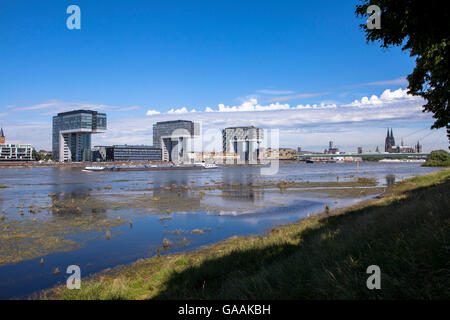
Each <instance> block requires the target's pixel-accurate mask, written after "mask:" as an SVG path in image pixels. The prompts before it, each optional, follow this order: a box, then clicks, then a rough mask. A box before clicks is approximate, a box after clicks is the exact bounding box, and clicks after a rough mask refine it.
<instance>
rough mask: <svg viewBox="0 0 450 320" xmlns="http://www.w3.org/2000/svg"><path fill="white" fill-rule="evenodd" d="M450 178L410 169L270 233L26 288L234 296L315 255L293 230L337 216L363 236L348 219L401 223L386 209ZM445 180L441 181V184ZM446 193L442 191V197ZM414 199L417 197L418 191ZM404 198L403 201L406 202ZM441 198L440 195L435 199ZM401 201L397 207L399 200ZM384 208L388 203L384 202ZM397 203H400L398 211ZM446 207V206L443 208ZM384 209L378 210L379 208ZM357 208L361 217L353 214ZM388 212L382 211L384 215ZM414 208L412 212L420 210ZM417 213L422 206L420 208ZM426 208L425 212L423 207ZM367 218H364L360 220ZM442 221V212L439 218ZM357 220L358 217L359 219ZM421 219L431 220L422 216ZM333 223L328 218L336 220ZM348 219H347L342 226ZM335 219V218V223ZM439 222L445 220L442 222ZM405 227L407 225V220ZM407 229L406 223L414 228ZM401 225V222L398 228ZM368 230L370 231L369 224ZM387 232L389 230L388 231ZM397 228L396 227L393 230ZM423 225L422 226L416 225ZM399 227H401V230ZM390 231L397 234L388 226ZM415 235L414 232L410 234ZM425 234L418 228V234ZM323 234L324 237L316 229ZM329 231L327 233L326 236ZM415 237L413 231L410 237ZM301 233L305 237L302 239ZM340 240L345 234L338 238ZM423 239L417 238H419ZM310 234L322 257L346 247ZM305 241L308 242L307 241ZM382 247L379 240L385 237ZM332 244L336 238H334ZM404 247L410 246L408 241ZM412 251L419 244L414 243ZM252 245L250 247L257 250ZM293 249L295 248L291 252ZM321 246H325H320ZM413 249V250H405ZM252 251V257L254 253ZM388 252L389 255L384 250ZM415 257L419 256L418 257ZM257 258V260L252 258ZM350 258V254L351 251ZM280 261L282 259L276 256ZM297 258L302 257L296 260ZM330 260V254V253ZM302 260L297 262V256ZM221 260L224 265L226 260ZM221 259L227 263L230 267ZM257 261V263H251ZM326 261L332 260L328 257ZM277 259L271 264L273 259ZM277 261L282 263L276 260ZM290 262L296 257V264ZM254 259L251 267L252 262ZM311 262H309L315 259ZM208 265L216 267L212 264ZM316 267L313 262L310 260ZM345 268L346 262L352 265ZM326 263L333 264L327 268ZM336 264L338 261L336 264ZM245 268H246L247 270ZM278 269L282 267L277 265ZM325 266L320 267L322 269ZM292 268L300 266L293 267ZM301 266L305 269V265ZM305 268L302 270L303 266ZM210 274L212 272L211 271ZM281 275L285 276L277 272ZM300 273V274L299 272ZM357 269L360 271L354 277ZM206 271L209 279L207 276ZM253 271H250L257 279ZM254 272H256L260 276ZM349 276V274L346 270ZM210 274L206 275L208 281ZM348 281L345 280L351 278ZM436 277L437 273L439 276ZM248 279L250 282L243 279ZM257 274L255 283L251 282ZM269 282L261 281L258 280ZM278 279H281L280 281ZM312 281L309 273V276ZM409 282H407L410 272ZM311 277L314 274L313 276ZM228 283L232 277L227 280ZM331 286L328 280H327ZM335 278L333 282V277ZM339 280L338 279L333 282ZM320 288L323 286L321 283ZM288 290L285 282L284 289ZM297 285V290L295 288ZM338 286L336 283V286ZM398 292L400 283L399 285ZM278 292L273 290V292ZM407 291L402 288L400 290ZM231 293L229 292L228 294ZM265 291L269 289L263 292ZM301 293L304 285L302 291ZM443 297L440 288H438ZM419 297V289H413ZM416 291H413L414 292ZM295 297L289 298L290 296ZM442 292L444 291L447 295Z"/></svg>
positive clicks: (109, 294) (66, 294)
mask: <svg viewBox="0 0 450 320" xmlns="http://www.w3.org/2000/svg"><path fill="white" fill-rule="evenodd" d="M449 184H450V170H448V169H446V170H442V171H438V172H434V173H431V174H425V175H421V176H416V177H413V178H410V179H407V180H405V181H402V182H400V183H398V184H396V185H395V186H394V187H393V189H391V190H389V191H387V192H386V193H385V194H384V195H383V197H382V198H381V199H370V200H365V201H361V202H359V203H358V204H356V205H353V206H350V207H346V208H342V209H337V210H334V211H326V212H323V213H321V214H317V215H313V216H310V217H307V218H304V219H301V220H300V221H297V222H294V223H289V224H285V225H282V226H279V227H275V228H272V229H271V230H270V231H269V233H268V235H264V236H261V235H259V236H247V237H245V236H244V237H242V236H241V237H232V238H230V239H227V240H224V241H221V242H218V243H215V244H212V245H210V246H206V247H201V248H199V249H196V250H193V251H184V252H180V253H175V254H168V255H163V256H156V257H152V258H147V259H142V260H138V261H136V262H134V263H131V264H128V265H123V266H117V267H115V268H113V269H107V270H103V271H101V272H99V273H97V274H94V275H92V276H91V277H89V278H87V279H83V287H82V289H81V290H80V291H77V290H75V291H69V290H66V289H65V288H64V287H61V286H60V287H55V288H51V289H46V290H43V291H41V292H39V293H37V294H34V295H32V298H35V299H115V298H119V299H150V298H156V299H190V298H197V299H222V298H232V297H234V298H236V297H237V296H236V295H234V293H233V292H235V291H236V292H235V293H236V294H237V293H238V292H240V294H243V292H242V290H244V291H245V290H247V287H246V286H249V285H252V286H253V285H255V286H259V285H258V283H263V280H264V279H265V278H266V277H268V276H270V274H266V273H265V272H263V271H264V270H265V269H273V268H275V269H274V272H275V273H277V272H278V273H279V272H281V271H280V270H279V268H281V267H283V268H292V266H291V263H288V264H286V263H284V261H285V260H287V261H289V260H290V259H293V258H292V255H293V254H294V255H295V254H297V255H301V256H303V259H305V258H306V257H308V259H311V260H314V259H315V257H313V256H311V255H308V247H305V248H303V247H302V245H301V241H300V243H299V242H298V241H299V239H298V236H295V237H293V236H294V235H297V234H298V235H299V236H300V238H302V237H305V239H306V240H308V239H309V238H308V235H309V234H314V233H316V232H317V230H318V229H321V228H323V226H324V225H329V224H330V221H333V220H336V221H341V222H340V223H341V224H342V226H341V227H342V228H349V233H350V234H351V235H353V236H354V237H363V238H364V234H359V233H358V232H359V230H360V229H361V228H362V229H365V228H367V226H366V225H362V226H361V225H359V224H358V228H354V227H355V225H352V223H355V222H354V221H353V222H352V220H358V221H359V220H362V221H365V223H366V224H367V222H370V223H373V222H374V217H371V214H370V212H372V215H374V216H377V215H382V216H384V217H385V219H394V222H395V223H400V222H399V221H396V220H395V218H393V217H392V214H391V213H392V211H396V212H397V213H398V215H402V216H405V215H406V214H407V213H405V211H408V210H406V209H407V208H409V209H410V210H419V211H420V210H421V209H423V208H418V207H417V204H416V203H413V202H414V201H415V200H416V198H417V196H416V195H415V196H413V197H412V195H413V194H414V193H417V194H418V195H419V196H420V195H421V194H422V193H424V194H426V195H428V193H429V196H430V197H431V196H433V195H434V194H437V196H439V197H442V195H444V200H445V201H448V199H447V198H448V191H447V190H448V185H449ZM446 187H447V188H446ZM432 189H436V190H439V193H436V192H432V193H431V192H430V191H433V190H432ZM446 192H447V197H446ZM419 198H420V197H419ZM405 199H408V200H409V202H411V203H409V202H405V201H406V200H405ZM428 202H429V204H427V206H432V207H433V205H437V206H438V208H434V209H433V212H435V211H437V212H438V213H439V212H440V211H441V210H442V208H441V207H439V206H442V203H440V202H436V203H435V199H434V197H433V198H432V199H431V198H430V200H429V201H428ZM441 202H442V200H441ZM399 206H400V207H399ZM384 207H386V208H385V209H384ZM402 208H403V210H402ZM443 209H444V210H445V208H443ZM383 210H384V211H387V212H384V211H383ZM358 213H360V216H359V215H358ZM387 213H389V215H387V216H386V214H387ZM418 214H419V213H417V215H418ZM420 214H422V212H420ZM424 214H426V213H424ZM442 215H443V216H442V217H443V218H446V217H447V216H448V214H447V216H446V214H445V213H442ZM404 219H405V221H402V222H401V223H404V224H408V226H409V225H410V224H411V223H413V222H414V221H412V222H411V221H409V218H408V216H405V217H404ZM366 220H367V221H366ZM444 220H445V219H444ZM359 222H361V221H359ZM392 223H393V221H390V223H389V224H388V223H387V222H386V226H384V224H383V227H384V228H385V229H387V230H390V229H392V226H391V225H392ZM427 223H430V222H428V221H427ZM334 224H335V223H331V225H332V226H333V227H334ZM348 224H350V226H349V225H348ZM338 225H339V223H338ZM413 226H414V228H418V227H417V226H416V225H415V224H413ZM441 227H443V228H445V226H441ZM372 228H375V229H377V230H378V229H380V227H379V226H372ZM410 228H412V227H411V226H410ZM414 228H412V229H414ZM401 230H403V229H401ZM367 231H368V232H369V233H370V232H373V231H372V230H371V229H370V228H369V229H367ZM382 231H383V232H382V233H380V234H379V235H378V234H377V236H380V237H382V238H383V239H384V237H385V235H384V233H387V232H386V230H382ZM391 231H392V230H391ZM395 231H396V232H398V230H395ZM419 231H421V230H419ZM402 232H403V231H402ZM394 234H395V233H394ZM413 236H414V235H413ZM421 236H422V237H423V235H421ZM321 237H323V236H322V235H321ZM332 238H333V237H332ZM413 238H414V237H413ZM306 240H304V241H306ZM340 240H341V241H344V240H345V239H343V240H342V239H340ZM374 240H375V239H373V238H371V239H367V240H366V241H370V242H373V241H374ZM421 240H422V241H423V239H421ZM308 241H310V242H312V243H311V244H310V245H311V246H313V247H314V246H318V248H319V249H320V250H319V251H318V252H320V253H321V254H320V256H323V259H329V257H328V255H335V254H336V253H335V252H334V250H337V251H342V250H344V251H345V248H346V246H344V245H341V246H339V247H337V248H334V249H333V251H330V252H328V253H327V252H326V251H327V247H325V248H322V244H321V243H320V241H319V243H316V242H317V236H315V237H313V238H312V239H309V240H308ZM385 241H387V242H389V241H391V239H390V238H388V239H385ZM306 242H307V241H306ZM381 242H382V247H383V245H385V243H384V242H383V241H381ZM345 244H346V245H348V246H350V245H351V246H350V247H353V246H354V245H355V244H354V243H353V242H352V243H345ZM334 245H336V244H334ZM334 245H333V244H329V246H331V247H333V246H334ZM373 245H374V246H376V245H377V243H376V242H374V243H373ZM274 246H275V247H279V248H280V249H279V250H282V252H284V254H282V255H281V256H279V257H278V258H277V259H275V260H272V258H271V255H273V254H274V252H272V251H273V247H274ZM408 249H410V248H408ZM412 249H414V250H416V249H417V248H414V247H413V248H412ZM255 250H256V251H255ZM297 250H299V252H296V251H297ZM322 251H324V252H323V253H322ZM359 254H360V255H365V252H364V251H363V252H360V253H359ZM375 254H378V255H381V256H383V252H375ZM410 254H412V253H410ZM253 256H254V257H253ZM388 256H389V255H388ZM419 258H420V257H419ZM255 259H256V260H255ZM352 259H353V258H352ZM380 259H382V260H383V261H386V257H384V256H383V258H380ZM278 260H281V261H278ZM300 261H303V260H300ZM333 261H334V260H333ZM297 262H298V263H300V262H299V261H297ZM224 263H225V264H224ZM227 263H230V264H231V265H230V266H228V265H227ZM255 263H256V265H255ZM330 263H331V262H330ZM347 264H348V263H347V262H346V263H345V264H344V266H345V268H349V266H348V265H347ZM219 265H222V266H223V269H225V270H222V269H221V268H219ZM274 265H275V266H274ZM278 265H280V266H278ZM294 265H295V264H294ZM253 266H255V268H256V269H253V268H254V267H253ZM312 266H314V263H313V265H312ZM312 266H308V265H306V266H302V267H305V268H306V269H308V268H307V267H312ZM213 267H214V268H213ZM316 267H318V266H316ZM350 267H351V266H350ZM330 268H331V267H330ZM341 268H343V267H342V266H341ZM247 269H248V270H247ZM281 269H282V268H281ZM239 270H241V271H242V270H244V273H245V276H244V278H243V279H244V280H245V281H244V282H245V284H239V283H237V282H236V281H238V280H239V281H240V279H241V278H242V276H239V277H237V276H236V272H238V273H239ZM308 270H309V271H308V272H309V273H312V274H315V273H317V271H314V268H312V269H311V268H310V269H308ZM322 271H323V270H322ZM296 272H300V273H302V272H301V271H299V270H296ZM304 272H307V271H304ZM304 272H303V273H304ZM209 273H212V274H209ZM280 276H281V278H283V277H284V276H285V275H284V274H283V273H282V272H281V274H280ZM303 276H305V275H303ZM316 276H317V277H319V278H321V279H322V278H323V277H325V279H322V281H327V282H329V281H330V279H329V275H326V274H325V275H324V274H322V273H321V274H320V275H319V274H317V275H316ZM359 276H360V275H358V277H359ZM211 277H212V278H211ZM255 277H256V278H255ZM259 277H262V278H261V279H260V278H259ZM306 277H307V278H308V277H311V275H308V274H307V275H306ZM349 277H350V276H349ZM200 279H203V280H202V281H204V282H205V283H206V282H208V283H210V284H209V285H208V289H207V290H206V292H205V290H204V286H205V284H203V289H201V288H200V289H201V290H200V289H199V288H198V287H197V285H198V281H199V280H200ZM208 279H209V280H208ZM350 280H351V281H350ZM354 280H355V279H349V280H348V281H350V282H349V283H352V281H354ZM440 280H441V279H439V281H440ZM249 281H250V282H249ZM255 281H256V282H255ZM264 281H267V280H264ZM280 281H281V280H280ZM309 281H311V279H309ZM407 281H411V279H408V280H407ZM313 282H314V281H313ZM230 283H232V285H231V287H230ZM328 285H331V286H332V287H333V281H332V282H331V283H328ZM334 285H336V284H334ZM339 285H340V286H341V285H342V284H339ZM322 289H324V288H322ZM351 289H352V290H353V291H354V292H353V293H354V294H355V295H356V296H358V297H360V298H370V297H371V295H367V294H368V293H367V292H365V291H363V292H359V290H360V288H359V289H355V288H351ZM285 290H287V289H285ZM299 290H300V289H299ZM311 290H312V293H314V294H312V295H311V296H307V297H306V296H303V295H300V296H298V298H319V299H321V298H326V299H328V298H333V297H335V298H336V296H335V295H334V294H335V290H338V288H335V287H333V290H331V291H330V292H328V291H329V289H327V290H328V291H327V294H323V293H320V292H317V290H316V289H314V290H313V289H311ZM250 291H251V293H248V292H247V293H246V294H245V297H243V298H244V299H252V298H256V299H257V298H265V299H274V298H275V299H276V298H288V299H289V298H293V297H291V296H289V292H291V291H292V290H287V291H286V293H283V296H282V297H279V296H278V294H280V292H279V291H277V288H269V290H268V292H272V293H271V294H272V295H270V294H269V293H262V292H261V295H260V296H258V293H257V292H259V291H258V290H256V291H255V290H250ZM338 291H339V290H338ZM400 291H401V290H400ZM275 293H277V294H275ZM406 293H407V292H406V291H405V294H406ZM230 294H233V295H230ZM267 294H268V295H267ZM303 294H305V292H304V293H303ZM347 295H348V293H346V294H345V295H344V296H338V298H343V297H347ZM435 296H437V297H442V292H441V291H438V292H437V293H435ZM444 296H446V295H445V292H444ZM383 297H384V298H389V297H391V298H392V297H394V298H401V297H402V296H401V294H399V293H398V292H395V290H394V291H393V292H392V290H391V291H390V292H389V293H388V295H387V296H380V297H378V298H383ZM417 297H419V296H417ZM417 297H416V298H417ZM294 298H295V297H294ZM447 298H448V296H447Z"/></svg>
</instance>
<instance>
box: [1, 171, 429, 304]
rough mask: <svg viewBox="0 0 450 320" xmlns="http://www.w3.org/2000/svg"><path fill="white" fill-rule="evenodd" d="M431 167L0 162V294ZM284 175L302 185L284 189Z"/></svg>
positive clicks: (371, 190) (375, 187) (14, 294)
mask: <svg viewBox="0 0 450 320" xmlns="http://www.w3.org/2000/svg"><path fill="white" fill-rule="evenodd" d="M434 170H436V169H432V168H423V167H420V164H419V163H376V162H363V163H361V164H360V166H359V171H358V172H357V171H356V164H354V163H342V164H283V165H280V168H279V171H278V173H277V174H276V175H273V176H264V175H261V168H260V167H257V166H229V167H220V168H218V169H210V170H181V171H153V172H152V171H145V172H139V171H137V172H83V171H81V169H79V168H30V169H0V186H2V187H1V188H0V211H1V213H0V214H1V215H2V219H1V221H0V299H9V298H20V297H26V296H27V295H29V294H31V293H33V292H37V291H39V290H42V289H45V288H49V287H52V286H54V285H57V284H61V283H65V281H66V278H67V277H68V275H67V274H66V269H67V267H68V266H69V265H75V264H76V265H79V266H80V268H81V276H82V278H83V277H86V276H89V275H92V274H93V273H96V272H99V271H101V270H104V269H106V268H112V267H115V266H118V265H121V264H128V263H131V262H134V261H136V260H138V259H141V258H148V257H151V256H154V255H156V254H167V253H173V252H177V251H183V250H193V249H195V248H198V247H200V246H204V245H208V244H211V243H214V242H218V241H221V240H223V239H226V238H229V237H232V236H244V235H252V234H263V233H264V232H266V231H267V230H268V229H270V228H272V227H274V226H276V225H280V224H284V223H288V222H293V221H297V220H299V219H301V218H303V217H305V216H307V215H309V214H315V213H319V212H322V211H323V210H324V207H325V205H328V206H329V207H331V208H337V207H344V206H347V205H350V204H353V203H355V202H358V201H361V200H364V199H367V198H370V197H374V196H376V195H377V194H379V193H381V192H382V190H383V188H385V187H387V186H388V185H391V184H393V183H394V182H398V181H401V180H403V179H405V178H408V177H411V176H414V175H419V174H424V173H428V172H431V171H434ZM361 177H365V178H370V179H371V181H373V183H372V184H371V185H370V186H358V188H359V189H358V190H361V191H358V192H353V193H352V192H348V191H349V188H352V186H351V185H346V183H351V181H356V179H357V178H361ZM280 182H292V183H294V182H295V183H298V185H297V187H298V188H294V189H293V190H291V189H286V190H282V189H280V188H278V187H277V184H278V183H280ZM319 182H321V183H322V184H318V183H319ZM325 182H329V183H331V184H330V185H329V186H327V185H326V183H325ZM340 184H342V185H340ZM327 189H330V190H327ZM164 239H165V240H164ZM164 241H165V243H166V244H167V243H168V244H170V245H166V246H163V242H164ZM41 259H43V260H41ZM56 268H58V269H59V271H60V272H59V273H55V269H56Z"/></svg>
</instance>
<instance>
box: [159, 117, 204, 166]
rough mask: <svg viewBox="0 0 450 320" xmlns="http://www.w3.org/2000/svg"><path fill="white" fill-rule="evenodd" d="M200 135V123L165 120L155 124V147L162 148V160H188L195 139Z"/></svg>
mask: <svg viewBox="0 0 450 320" xmlns="http://www.w3.org/2000/svg"><path fill="white" fill-rule="evenodd" d="M199 136H200V125H199V124H198V123H195V122H192V121H187V120H173V121H163V122H157V123H155V124H154V125H153V147H154V148H158V149H161V152H162V161H174V162H184V161H188V153H189V152H191V151H193V147H194V141H193V139H194V138H196V137H199Z"/></svg>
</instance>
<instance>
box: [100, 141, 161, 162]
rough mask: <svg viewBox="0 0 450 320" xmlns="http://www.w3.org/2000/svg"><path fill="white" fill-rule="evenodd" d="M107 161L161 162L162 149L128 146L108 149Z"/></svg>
mask: <svg viewBox="0 0 450 320" xmlns="http://www.w3.org/2000/svg"><path fill="white" fill-rule="evenodd" d="M106 161H161V149H160V148H155V147H150V146H128V145H122V146H112V147H106Z"/></svg>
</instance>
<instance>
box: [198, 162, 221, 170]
mask: <svg viewBox="0 0 450 320" xmlns="http://www.w3.org/2000/svg"><path fill="white" fill-rule="evenodd" d="M201 165H202V166H203V168H205V169H216V168H218V167H217V165H215V164H214V163H202V164H201Z"/></svg>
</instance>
